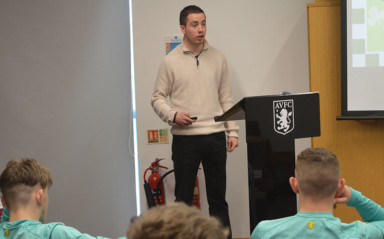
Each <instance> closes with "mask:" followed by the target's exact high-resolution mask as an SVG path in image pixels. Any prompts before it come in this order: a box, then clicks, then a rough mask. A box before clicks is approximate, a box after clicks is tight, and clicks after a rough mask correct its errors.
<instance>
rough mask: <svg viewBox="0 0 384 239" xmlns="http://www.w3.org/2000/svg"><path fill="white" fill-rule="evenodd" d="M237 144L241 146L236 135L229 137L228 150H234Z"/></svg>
mask: <svg viewBox="0 0 384 239" xmlns="http://www.w3.org/2000/svg"><path fill="white" fill-rule="evenodd" d="M237 146H239V142H238V139H237V138H236V137H228V147H227V151H228V152H232V151H233V150H234V149H235V148H236V147H237Z"/></svg>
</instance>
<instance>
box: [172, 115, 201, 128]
mask: <svg viewBox="0 0 384 239" xmlns="http://www.w3.org/2000/svg"><path fill="white" fill-rule="evenodd" d="M195 122H196V120H193V119H191V116H190V115H189V114H188V113H185V112H178V113H177V115H176V119H175V123H176V124H177V125H178V126H181V127H185V126H189V125H191V124H192V123H195Z"/></svg>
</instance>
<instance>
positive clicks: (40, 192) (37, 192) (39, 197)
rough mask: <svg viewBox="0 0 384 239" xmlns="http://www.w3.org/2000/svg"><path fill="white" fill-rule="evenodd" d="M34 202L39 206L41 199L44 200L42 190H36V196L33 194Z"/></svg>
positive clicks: (41, 202)
mask: <svg viewBox="0 0 384 239" xmlns="http://www.w3.org/2000/svg"><path fill="white" fill-rule="evenodd" d="M35 198H36V202H37V204H39V205H42V204H43V198H44V189H42V188H38V189H36V194H35Z"/></svg>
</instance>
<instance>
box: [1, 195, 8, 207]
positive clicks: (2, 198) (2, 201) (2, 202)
mask: <svg viewBox="0 0 384 239" xmlns="http://www.w3.org/2000/svg"><path fill="white" fill-rule="evenodd" d="M1 204H2V205H3V207H6V208H8V206H7V204H6V203H5V199H4V196H3V195H1Z"/></svg>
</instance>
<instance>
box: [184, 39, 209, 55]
mask: <svg viewBox="0 0 384 239" xmlns="http://www.w3.org/2000/svg"><path fill="white" fill-rule="evenodd" d="M181 44H182V46H183V47H182V50H183V52H184V53H189V52H191V51H190V50H189V49H188V48H187V47H186V46H185V45H184V44H183V43H181ZM209 47H210V46H209V44H208V41H207V40H204V47H203V50H202V51H201V52H203V51H206V50H207V49H208V48H209Z"/></svg>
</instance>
